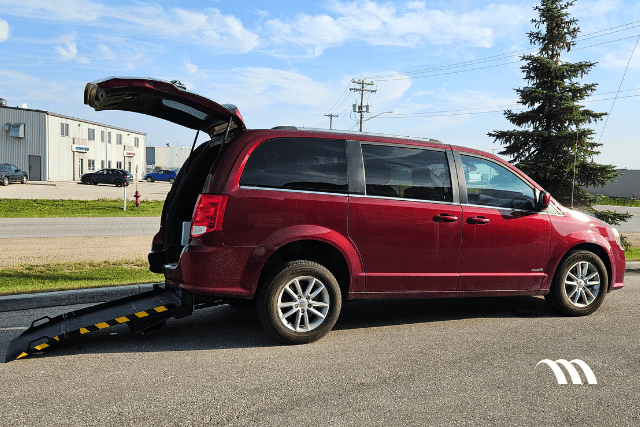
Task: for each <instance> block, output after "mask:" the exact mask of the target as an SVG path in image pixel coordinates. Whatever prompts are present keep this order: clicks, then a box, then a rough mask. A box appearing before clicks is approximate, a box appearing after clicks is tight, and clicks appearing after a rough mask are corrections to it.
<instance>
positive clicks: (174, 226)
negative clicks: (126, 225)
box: [84, 77, 246, 273]
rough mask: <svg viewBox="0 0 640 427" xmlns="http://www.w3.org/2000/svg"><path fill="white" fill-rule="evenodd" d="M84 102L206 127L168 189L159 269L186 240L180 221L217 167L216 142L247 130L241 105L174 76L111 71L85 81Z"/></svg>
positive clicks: (155, 256) (154, 261) (156, 259)
mask: <svg viewBox="0 0 640 427" xmlns="http://www.w3.org/2000/svg"><path fill="white" fill-rule="evenodd" d="M84 103H85V104H86V105H89V106H90V107H92V108H94V109H95V110H96V111H102V110H121V111H132V112H135V113H140V114H145V115H148V116H153V117H157V118H160V119H163V120H168V121H170V122H173V123H176V124H179V125H182V126H185V127H187V128H190V129H194V130H198V131H202V132H206V133H207V134H209V136H210V137H211V140H209V141H208V142H205V143H203V144H201V145H200V146H198V147H197V148H196V149H195V150H192V152H191V154H190V156H189V159H187V161H186V162H185V165H184V166H183V167H182V168H180V172H179V173H178V176H177V177H176V180H175V182H174V183H173V186H172V187H171V191H170V192H169V194H167V198H166V200H165V204H164V207H163V210H162V218H161V221H160V232H159V233H158V234H157V235H156V237H155V238H154V239H153V244H152V248H151V252H150V253H149V269H150V270H151V271H153V272H156V273H162V272H163V266H164V264H165V263H171V262H175V261H177V259H178V257H179V254H180V251H181V250H182V247H183V245H184V242H183V239H182V237H183V236H182V234H183V223H185V222H190V221H191V216H192V214H193V209H194V207H195V204H196V201H197V199H198V196H199V195H200V193H201V191H202V187H203V185H204V183H205V181H206V179H207V177H208V176H209V174H210V173H213V170H215V169H212V168H215V165H214V163H215V161H216V159H217V158H218V155H219V154H220V148H221V147H222V146H223V145H224V144H225V143H226V142H228V141H229V140H231V139H232V138H233V137H234V136H235V135H237V134H238V133H241V132H242V131H244V130H246V126H245V124H244V121H243V119H242V116H241V115H240V111H239V110H238V108H237V107H236V106H234V105H229V104H218V103H216V102H214V101H212V100H210V99H207V98H205V97H203V96H200V95H198V94H195V93H193V92H189V91H187V90H186V88H185V87H184V85H182V84H181V83H180V82H178V81H172V82H167V81H164V80H156V79H151V78H132V77H110V78H107V79H103V80H98V81H95V82H92V83H87V85H86V87H85V90H84ZM196 138H197V137H196ZM194 144H195V141H194ZM185 229H186V230H188V228H185Z"/></svg>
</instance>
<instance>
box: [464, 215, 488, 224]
mask: <svg viewBox="0 0 640 427" xmlns="http://www.w3.org/2000/svg"><path fill="white" fill-rule="evenodd" d="M467 222H468V223H469V224H489V223H490V222H491V220H490V219H489V218H486V217H483V216H472V217H469V218H467Z"/></svg>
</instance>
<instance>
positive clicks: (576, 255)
mask: <svg viewBox="0 0 640 427" xmlns="http://www.w3.org/2000/svg"><path fill="white" fill-rule="evenodd" d="M585 269H586V273H584V271H585ZM585 279H586V280H585ZM573 283H575V285H573ZM608 286H609V275H608V274H607V268H606V267H605V265H604V263H603V262H602V260H601V259H600V258H599V257H598V256H597V255H596V254H594V253H593V252H589V251H584V250H579V251H574V252H572V253H570V254H569V256H568V257H567V258H566V259H565V260H564V261H563V262H562V264H560V266H559V267H558V270H557V271H556V274H555V276H554V278H553V283H552V284H551V289H550V291H549V293H548V294H547V295H545V297H544V298H545V300H546V301H547V303H548V304H549V306H551V308H553V309H554V310H556V311H557V312H559V313H560V314H563V315H565V316H587V315H589V314H591V313H593V312H594V311H596V310H597V309H598V307H600V306H601V305H602V302H603V301H604V297H605V295H606V293H607V289H608Z"/></svg>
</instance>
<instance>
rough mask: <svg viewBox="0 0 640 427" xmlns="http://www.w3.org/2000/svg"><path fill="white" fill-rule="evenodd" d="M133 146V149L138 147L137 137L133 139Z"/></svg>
mask: <svg viewBox="0 0 640 427" xmlns="http://www.w3.org/2000/svg"><path fill="white" fill-rule="evenodd" d="M133 145H134V146H135V147H140V138H138V137H137V136H136V137H135V138H133Z"/></svg>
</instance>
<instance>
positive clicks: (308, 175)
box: [240, 138, 348, 193]
mask: <svg viewBox="0 0 640 427" xmlns="http://www.w3.org/2000/svg"><path fill="white" fill-rule="evenodd" d="M240 185H244V186H252V187H266V188H279V189H288V190H307V191H321V192H328V193H347V191H348V186H347V154H346V142H345V141H344V140H339V139H311V138H281V139H272V140H269V141H265V142H263V143H262V144H260V145H259V146H257V147H256V149H255V150H254V151H253V153H252V154H251V157H249V160H248V161H247V164H246V165H245V168H244V172H243V173H242V177H241V178H240Z"/></svg>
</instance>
